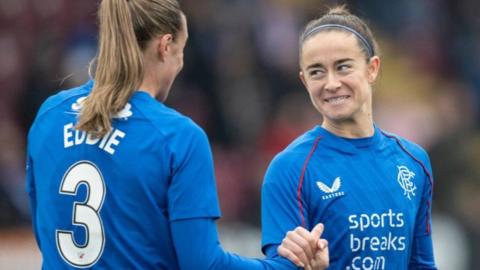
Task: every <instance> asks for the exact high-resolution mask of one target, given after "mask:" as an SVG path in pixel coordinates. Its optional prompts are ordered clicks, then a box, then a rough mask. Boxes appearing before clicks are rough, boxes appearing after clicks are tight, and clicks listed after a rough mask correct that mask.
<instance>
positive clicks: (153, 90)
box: [140, 68, 169, 102]
mask: <svg viewBox="0 0 480 270" xmlns="http://www.w3.org/2000/svg"><path fill="white" fill-rule="evenodd" d="M161 72H162V71H159V70H158V69H154V68H146V69H145V75H144V77H143V81H142V83H141V84H140V91H144V92H147V93H149V94H150V95H151V96H152V97H154V98H156V99H158V100H160V101H162V102H163V101H165V99H166V98H167V95H168V90H167V89H168V88H169V87H165V85H166V84H167V83H166V82H163V81H162V78H161V76H159V75H158V74H162V73H161Z"/></svg>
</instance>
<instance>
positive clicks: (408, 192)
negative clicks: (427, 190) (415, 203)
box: [397, 165, 417, 200]
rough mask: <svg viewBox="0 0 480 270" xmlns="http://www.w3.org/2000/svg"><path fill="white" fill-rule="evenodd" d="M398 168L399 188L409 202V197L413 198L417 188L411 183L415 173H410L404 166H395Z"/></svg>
mask: <svg viewBox="0 0 480 270" xmlns="http://www.w3.org/2000/svg"><path fill="white" fill-rule="evenodd" d="M397 168H398V175H397V181H398V183H399V184H400V186H401V187H402V188H403V195H405V196H407V198H408V199H409V200H411V199H412V198H411V196H415V190H416V189H417V186H415V183H413V182H412V179H413V177H414V176H415V173H414V172H412V171H410V170H409V169H408V168H407V167H406V166H403V165H402V166H397Z"/></svg>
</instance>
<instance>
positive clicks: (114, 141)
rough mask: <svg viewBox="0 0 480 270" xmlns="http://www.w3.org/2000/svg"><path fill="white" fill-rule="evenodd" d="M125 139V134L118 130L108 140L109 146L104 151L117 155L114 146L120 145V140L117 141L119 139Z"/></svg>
mask: <svg viewBox="0 0 480 270" xmlns="http://www.w3.org/2000/svg"><path fill="white" fill-rule="evenodd" d="M123 137H125V133H124V132H122V131H120V130H118V129H116V130H115V131H114V132H113V134H112V136H111V137H110V139H109V140H108V142H107V145H105V148H103V150H105V151H107V153H110V154H112V155H113V154H114V153H115V149H113V148H112V145H118V144H119V143H120V141H119V140H117V138H123Z"/></svg>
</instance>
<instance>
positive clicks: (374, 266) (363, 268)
mask: <svg viewBox="0 0 480 270" xmlns="http://www.w3.org/2000/svg"><path fill="white" fill-rule="evenodd" d="M385 262H386V260H385V257H383V256H379V257H375V258H372V257H363V258H362V257H360V256H357V257H355V258H353V260H352V264H351V267H352V269H354V270H384V269H385ZM347 269H350V267H347Z"/></svg>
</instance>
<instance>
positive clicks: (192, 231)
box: [171, 218, 297, 270]
mask: <svg viewBox="0 0 480 270" xmlns="http://www.w3.org/2000/svg"><path fill="white" fill-rule="evenodd" d="M171 231H172V237H173V242H174V245H175V249H176V252H177V257H178V261H179V265H180V268H181V269H186V270H189V269H198V270H203V269H205V270H207V269H208V270H216V269H219V270H220V269H222V270H223V269H229V270H276V269H282V270H291V269H297V268H296V267H294V266H293V264H291V263H290V262H288V261H286V260H285V259H283V258H272V259H270V260H260V259H250V258H245V257H242V256H239V255H236V254H233V253H230V252H226V251H224V250H223V248H222V247H221V245H220V242H219V240H218V232H217V228H216V224H215V221H214V220H213V219H208V218H205V219H203V218H198V219H187V220H179V221H174V222H172V223H171Z"/></svg>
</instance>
